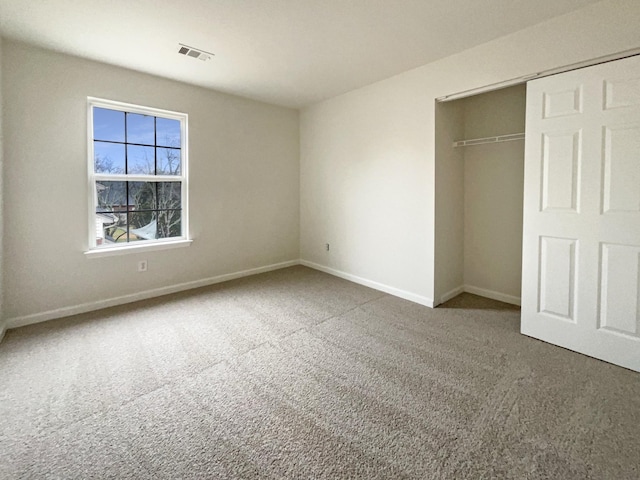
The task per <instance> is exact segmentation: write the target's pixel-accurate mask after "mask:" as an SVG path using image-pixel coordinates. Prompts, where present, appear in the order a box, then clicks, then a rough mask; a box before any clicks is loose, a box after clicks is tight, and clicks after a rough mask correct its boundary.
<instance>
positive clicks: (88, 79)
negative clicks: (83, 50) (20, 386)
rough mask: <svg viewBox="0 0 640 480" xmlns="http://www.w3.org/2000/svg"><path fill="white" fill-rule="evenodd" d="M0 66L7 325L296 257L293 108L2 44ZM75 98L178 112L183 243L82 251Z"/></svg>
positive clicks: (83, 211)
mask: <svg viewBox="0 0 640 480" xmlns="http://www.w3.org/2000/svg"><path fill="white" fill-rule="evenodd" d="M1 65H2V72H3V84H2V94H3V98H4V100H5V101H4V119H5V122H4V140H5V145H4V148H5V150H4V152H5V157H4V164H5V187H6V188H5V190H4V202H5V230H4V231H5V238H4V254H5V264H4V268H3V271H4V272H5V273H6V275H5V288H4V291H5V315H6V318H8V319H9V325H10V326H12V325H18V324H22V323H27V322H30V321H36V320H42V319H46V318H49V317H51V316H57V315H64V314H69V313H73V312H75V311H76V310H77V308H76V307H78V306H80V307H81V308H80V309H87V308H90V307H91V306H92V305H93V304H94V302H97V304H98V305H104V300H105V299H113V298H119V297H122V296H126V295H130V294H135V293H138V292H145V291H150V290H154V289H160V290H158V291H160V292H162V291H166V288H165V287H170V286H174V285H177V284H184V283H187V282H197V281H199V280H203V279H209V278H211V277H216V276H219V275H224V274H230V273H233V272H238V271H243V270H247V269H254V268H258V267H263V266H268V265H273V264H279V263H281V262H287V261H295V260H297V259H298V258H299V208H298V207H299V162H298V158H299V131H298V113H297V111H295V110H290V109H286V108H281V107H275V106H271V105H267V104H263V103H258V102H255V101H251V100H246V99H242V98H239V97H233V96H229V95H224V94H220V93H217V92H214V91H210V90H205V89H201V88H197V87H193V86H188V85H185V84H180V83H177V82H173V81H169V80H165V79H161V78H157V77H152V76H149V75H144V74H140V73H136V72H133V71H129V70H125V69H121V68H116V67H112V66H108V65H104V64H99V63H95V62H90V61H87V60H82V59H79V58H74V57H70V56H66V55H62V54H57V53H53V52H50V51H46V50H41V49H37V48H33V47H30V46H27V45H24V44H18V43H13V42H10V41H7V40H5V42H4V45H3V52H2V62H1ZM87 96H95V97H100V98H106V99H112V100H119V101H123V102H128V103H134V104H140V105H146V106H151V107H157V108H162V109H168V110H175V111H180V112H186V113H188V114H189V154H190V158H189V170H190V192H189V199H190V203H189V205H190V223H191V233H192V237H193V239H194V242H193V244H192V245H191V246H190V247H188V248H179V249H174V250H164V251H154V252H147V253H136V254H128V255H121V256H114V257H105V258H87V257H86V256H85V255H84V253H83V252H84V251H85V250H86V249H87V228H89V227H88V225H87V218H88V206H87V201H86V199H87V180H86V178H87V172H86V168H87V167H86V164H87V139H86V136H87V115H86V110H87V107H86V102H87V100H86V99H87ZM141 259H147V260H148V265H149V270H148V272H147V273H138V272H137V271H136V264H137V261H138V260H141ZM163 288H165V290H162V289H163ZM101 302H102V303H101ZM74 308H76V309H75V310H74Z"/></svg>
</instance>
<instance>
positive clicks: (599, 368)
mask: <svg viewBox="0 0 640 480" xmlns="http://www.w3.org/2000/svg"><path fill="white" fill-rule="evenodd" d="M518 331H519V310H518V309H517V308H514V307H511V306H509V305H506V304H501V303H499V302H494V301H491V300H486V299H483V298H481V297H476V296H473V295H469V294H463V295H461V296H459V297H457V298H455V299H453V300H451V301H450V302H448V303H447V304H445V305H443V306H441V307H439V308H437V309H434V310H431V309H429V308H426V307H422V306H420V305H416V304H413V303H410V302H407V301H404V300H401V299H398V298H395V297H392V296H389V295H386V294H383V293H381V292H378V291H375V290H371V289H368V288H365V287H362V286H359V285H356V284H353V283H350V282H347V281H344V280H341V279H338V278H335V277H331V276H329V275H326V274H324V273H320V272H317V271H314V270H310V269H307V268H304V267H293V268H289V269H285V270H280V271H276V272H271V273H267V274H263V275H258V276H254V277H250V278H246V279H242V280H237V281H232V282H228V283H225V284H220V285H216V286H212V287H207V288H202V289H198V290H194V291H190V292H185V293H181V294H176V295H171V296H167V297H162V298H159V299H154V300H150V301H145V302H139V303H136V304H131V305H127V306H122V307H117V308H111V309H108V310H103V311H100V312H94V313H91V314H85V315H79V316H76V317H71V318H67V319H62V320H56V321H51V322H47V323H43V324H39V325H33V326H29V327H24V328H20V329H16V330H10V331H9V332H7V335H6V337H5V339H4V341H3V342H2V344H0V478H2V479H14V478H29V479H31V478H38V479H39V478H61V479H62V478H64V479H75V478H78V479H86V478H118V479H124V478H135V479H152V478H153V479H162V478H166V479H177V478H194V479H206V478H216V479H225V478H295V479H298V478H305V479H306V478H314V479H315V478H332V479H339V478H363V479H377V478H381V479H382V478H384V479H390V478H419V479H440V478H442V479H444V478H456V479H465V478H471V479H478V478H518V479H528V478H549V479H572V478H575V479H589V478H593V479H615V480H621V479H638V478H640V375H639V374H637V373H633V372H631V371H628V370H624V369H622V368H619V367H615V366H613V365H609V364H606V363H603V362H600V361H598V360H594V359H591V358H588V357H585V356H582V355H579V354H576V353H572V352H569V351H566V350H563V349H561V348H557V347H554V346H551V345H548V344H545V343H542V342H539V341H536V340H533V339H530V338H527V337H524V336H522V335H520V334H519V333H518Z"/></svg>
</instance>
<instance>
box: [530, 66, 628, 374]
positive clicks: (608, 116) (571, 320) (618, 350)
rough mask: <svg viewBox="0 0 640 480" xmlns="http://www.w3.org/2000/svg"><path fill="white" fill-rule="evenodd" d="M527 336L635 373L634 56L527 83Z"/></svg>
mask: <svg viewBox="0 0 640 480" xmlns="http://www.w3.org/2000/svg"><path fill="white" fill-rule="evenodd" d="M524 185H525V187H524V231H523V272H522V278H523V280H522V322H521V331H522V333H523V334H525V335H529V336H531V337H535V338H538V339H540V340H544V341H546V342H550V343H553V344H555V345H559V346H562V347H566V348H569V349H571V350H575V351H577V352H581V353H584V354H586V355H590V356H592V357H596V358H599V359H602V360H605V361H607V362H611V363H615V364H617V365H621V366H623V367H627V368H630V369H633V370H636V371H640V57H631V58H627V59H623V60H618V61H615V62H610V63H605V64H601V65H596V66H593V67H589V68H584V69H581V70H575V71H572V72H567V73H563V74H559V75H555V76H551V77H547V78H542V79H539V80H534V81H531V82H529V83H528V85H527V123H526V140H525V181H524Z"/></svg>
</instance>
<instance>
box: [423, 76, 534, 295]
mask: <svg viewBox="0 0 640 480" xmlns="http://www.w3.org/2000/svg"><path fill="white" fill-rule="evenodd" d="M525 107H526V85H524V84H522V85H516V86H512V87H508V88H504V89H501V90H495V91H492V92H488V93H483V94H480V95H475V96H471V97H467V98H463V99H459V100H453V101H449V102H443V103H438V104H436V239H435V240H436V243H435V245H436V262H435V265H436V283H435V286H436V297H435V299H436V302H435V303H437V304H439V303H443V302H445V301H447V300H448V299H450V298H453V297H454V296H456V295H458V294H459V293H462V292H463V291H465V292H470V293H474V294H477V295H482V296H485V297H489V298H493V299H496V300H500V301H503V302H507V303H512V304H516V305H519V304H520V288H521V279H522V202H523V175H524V130H525Z"/></svg>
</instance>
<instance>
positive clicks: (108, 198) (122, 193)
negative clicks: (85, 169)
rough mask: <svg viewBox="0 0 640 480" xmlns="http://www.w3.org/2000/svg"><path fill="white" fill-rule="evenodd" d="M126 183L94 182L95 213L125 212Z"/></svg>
mask: <svg viewBox="0 0 640 480" xmlns="http://www.w3.org/2000/svg"><path fill="white" fill-rule="evenodd" d="M126 184H127V182H108V181H99V182H96V195H97V198H98V204H97V206H96V213H120V212H126V211H127V201H126V198H127V187H126Z"/></svg>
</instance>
